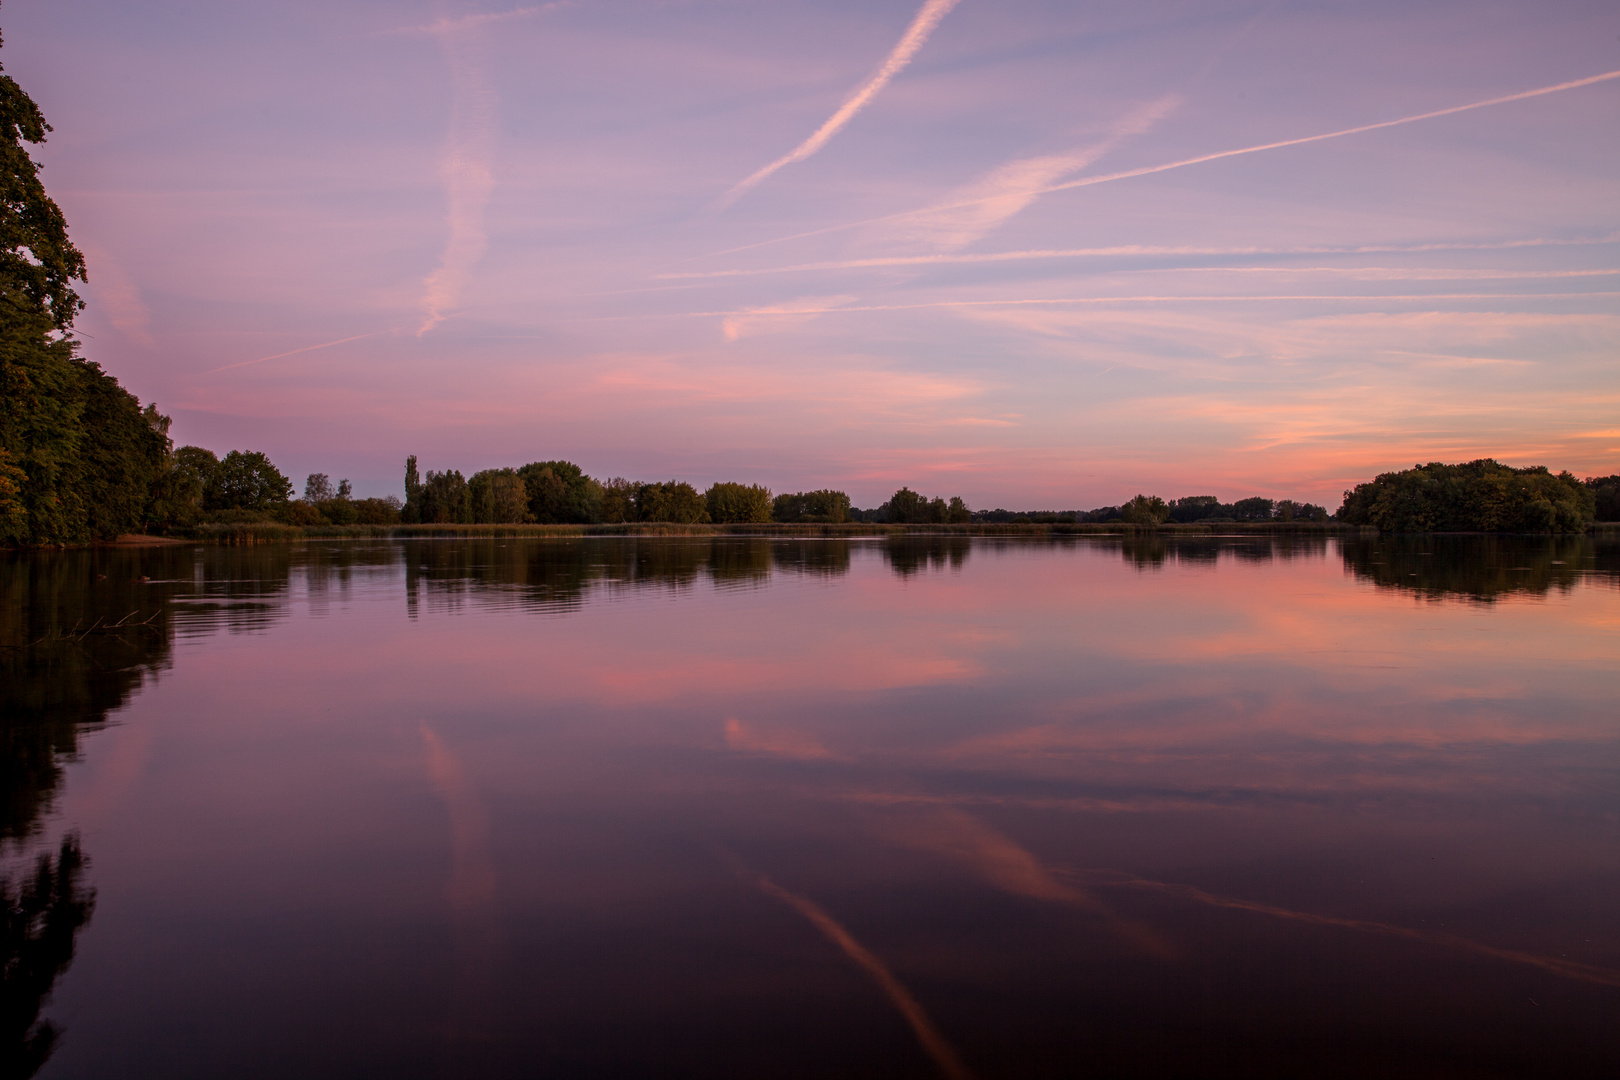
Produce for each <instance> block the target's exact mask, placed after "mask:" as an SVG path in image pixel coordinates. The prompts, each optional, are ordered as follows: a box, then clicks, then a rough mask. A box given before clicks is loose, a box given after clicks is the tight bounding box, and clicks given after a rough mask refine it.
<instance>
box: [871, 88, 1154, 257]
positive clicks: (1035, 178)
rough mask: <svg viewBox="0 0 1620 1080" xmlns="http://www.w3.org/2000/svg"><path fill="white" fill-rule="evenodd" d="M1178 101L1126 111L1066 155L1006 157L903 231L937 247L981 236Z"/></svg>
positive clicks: (1144, 128)
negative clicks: (1092, 140) (1090, 141)
mask: <svg viewBox="0 0 1620 1080" xmlns="http://www.w3.org/2000/svg"><path fill="white" fill-rule="evenodd" d="M1180 104H1181V99H1180V98H1179V97H1175V96H1173V95H1172V96H1167V97H1163V98H1160V99H1159V100H1158V101H1155V102H1152V103H1150V104H1147V105H1143V106H1141V107H1140V108H1137V109H1133V110H1131V112H1130V113H1128V114H1127V115H1126V116H1125V117H1123V118H1122V119H1121V120H1120V121H1119V122H1118V123H1116V124H1115V125H1114V126H1113V127H1112V129H1111V130H1110V131H1109V132H1108V133H1107V135H1106V136H1105V137H1104V138H1103V139H1102V140H1101V141H1099V142H1096V143H1094V144H1092V145H1091V146H1088V147H1086V148H1084V149H1082V150H1075V151H1073V152H1071V153H1067V154H1050V155H1047V156H1044V157H1031V158H1021V159H1019V160H1017V161H1009V162H1008V163H1007V164H1005V165H1002V166H1000V167H999V168H997V169H995V170H994V171H993V172H991V173H990V174H989V175H988V176H985V177H984V178H983V179H981V180H978V181H976V182H974V183H972V184H970V185H968V186H967V187H964V188H962V189H960V190H958V191H956V192H955V193H953V194H952V195H951V196H949V197H948V198H947V200H946V201H945V202H944V204H942V205H941V206H940V207H939V208H938V209H936V210H920V211H917V212H915V213H914V214H912V215H909V216H908V217H907V218H906V220H905V222H904V223H903V225H904V228H903V235H904V236H905V237H906V238H908V239H915V240H920V241H922V242H924V243H927V244H930V245H932V246H935V247H941V248H959V247H963V246H964V245H966V244H970V243H972V242H973V241H975V240H977V239H979V238H980V237H981V236H984V235H985V234H986V233H988V232H990V231H991V230H993V229H995V228H996V227H997V226H999V225H1001V224H1002V223H1003V222H1005V221H1006V220H1007V219H1008V218H1011V217H1013V216H1014V215H1015V214H1017V213H1019V212H1020V211H1022V210H1023V209H1024V208H1025V207H1027V206H1029V204H1030V203H1032V202H1034V201H1035V200H1036V199H1037V198H1039V197H1040V195H1041V193H1042V192H1045V191H1050V190H1052V185H1053V184H1054V183H1056V182H1057V181H1058V180H1060V179H1061V178H1063V177H1065V176H1068V175H1069V174H1070V173H1074V172H1078V171H1080V170H1081V169H1083V168H1085V167H1086V166H1088V165H1090V164H1092V163H1093V162H1095V161H1097V160H1098V159H1099V158H1101V157H1103V156H1104V155H1105V154H1107V153H1108V152H1109V151H1110V150H1112V149H1114V147H1116V146H1118V145H1119V144H1120V143H1121V142H1123V141H1124V140H1125V139H1128V138H1129V137H1131V136H1132V135H1140V134H1143V133H1144V132H1147V131H1149V130H1151V129H1152V128H1153V126H1154V125H1155V124H1157V123H1158V122H1159V121H1160V120H1162V119H1164V117H1165V116H1167V115H1169V114H1170V113H1171V112H1172V111H1174V110H1175V108H1176V107H1177V106H1178V105H1180Z"/></svg>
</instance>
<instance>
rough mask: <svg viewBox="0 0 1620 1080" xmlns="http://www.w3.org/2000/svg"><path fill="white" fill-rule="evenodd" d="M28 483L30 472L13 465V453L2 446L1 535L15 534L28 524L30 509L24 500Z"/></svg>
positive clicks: (0, 462) (0, 483)
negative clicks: (24, 486) (24, 504)
mask: <svg viewBox="0 0 1620 1080" xmlns="http://www.w3.org/2000/svg"><path fill="white" fill-rule="evenodd" d="M26 483H28V474H27V473H25V472H23V471H22V470H21V469H19V468H17V466H15V465H13V464H12V463H11V454H10V453H8V452H7V451H6V450H5V449H4V448H0V535H4V536H12V535H15V534H17V533H19V532H21V531H22V529H23V527H24V526H25V525H26V524H27V522H28V511H27V509H25V508H24V506H23V501H22V490H23V485H24V484H26Z"/></svg>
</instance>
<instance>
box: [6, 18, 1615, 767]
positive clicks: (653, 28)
mask: <svg viewBox="0 0 1620 1080" xmlns="http://www.w3.org/2000/svg"><path fill="white" fill-rule="evenodd" d="M3 25H4V31H5V39H4V44H5V47H4V53H3V56H0V59H3V62H4V64H5V68H6V71H7V73H8V74H10V75H12V76H13V77H15V78H16V79H17V80H18V81H19V83H21V84H22V85H24V86H26V87H27V88H28V91H29V93H30V94H32V96H33V97H34V99H35V100H36V101H37V102H38V103H39V105H40V108H41V109H42V110H43V112H44V114H45V116H46V117H47V118H48V119H49V120H50V122H51V123H52V125H53V126H54V128H55V131H54V133H53V134H52V136H51V138H50V141H49V142H48V143H47V144H46V145H45V146H44V147H42V148H39V149H38V151H37V153H36V156H37V157H38V159H39V160H41V161H42V162H43V164H44V174H43V175H44V179H45V181H46V184H47V186H48V188H49V191H50V192H51V195H52V197H54V198H55V199H56V201H57V202H58V203H59V204H60V205H61V207H62V209H63V211H64V213H65V214H66V216H67V219H68V222H69V225H70V229H71V235H72V237H73V240H74V242H75V243H76V244H78V245H79V246H80V247H81V248H82V249H83V250H84V252H85V254H86V258H87V260H88V265H89V277H90V280H89V284H88V287H87V288H86V289H85V290H84V294H85V296H86V299H87V301H88V304H89V306H88V309H87V310H86V312H85V313H84V315H83V316H81V317H80V319H79V321H78V324H77V325H78V328H79V332H80V336H81V337H82V339H83V353H84V355H85V356H86V357H88V358H89V359H92V360H95V361H97V362H99V363H100V364H101V365H102V366H103V367H104V368H105V369H106V370H108V371H109V372H110V373H112V374H114V375H115V376H117V378H118V379H119V380H120V382H122V383H123V384H124V385H125V386H126V387H128V388H129V389H130V390H131V391H132V392H134V393H135V394H137V395H139V396H140V398H141V399H142V400H143V401H156V402H157V404H158V406H159V408H160V409H162V410H163V411H164V412H165V413H169V414H171V415H172V416H173V417H174V428H173V435H174V438H175V442H176V445H180V444H185V443H196V444H200V445H204V446H208V447H211V448H213V449H215V450H217V451H219V452H221V453H223V452H224V451H226V450H229V449H236V448H251V449H255V450H262V451H264V452H266V453H267V454H269V455H270V457H271V458H272V459H273V460H274V461H275V462H276V463H277V464H278V465H279V467H280V468H281V469H282V470H283V471H284V472H286V473H287V474H288V475H291V476H294V477H302V476H303V475H305V474H306V473H310V472H316V471H319V472H323V473H329V474H331V475H332V476H333V477H334V478H335V477H339V476H347V477H352V478H353V479H354V482H355V490H356V493H357V494H358V495H382V494H390V493H391V494H400V493H401V477H402V475H403V473H402V470H403V463H404V460H405V457H406V455H408V454H416V455H419V456H420V458H421V461H422V467H423V468H424V469H427V468H437V469H443V468H455V469H459V470H461V471H463V472H465V473H467V474H469V475H470V474H471V473H472V472H474V471H476V470H479V469H484V468H489V467H495V466H505V465H517V464H521V463H523V462H527V461H534V460H551V459H567V460H570V461H574V462H577V463H578V464H579V465H581V466H582V467H583V468H584V469H585V470H586V472H588V473H590V474H591V475H593V476H597V477H611V476H628V477H633V478H641V479H649V480H653V479H665V478H668V477H679V478H680V479H683V480H690V481H691V482H693V483H694V484H696V485H697V486H698V487H699V488H700V489H701V488H703V487H705V486H707V485H708V484H709V483H711V482H714V481H721V480H737V481H743V482H748V483H755V482H758V483H764V484H767V485H770V486H771V487H772V488H773V489H774V490H776V491H778V492H782V491H794V490H801V489H812V488H821V487H833V488H838V489H842V490H845V491H847V492H848V493H849V494H850V495H851V497H852V498H853V500H854V502H855V503H856V505H857V506H875V505H877V504H878V503H880V502H882V501H883V500H884V499H886V498H887V497H888V496H889V494H890V493H891V492H893V491H894V490H895V488H897V487H898V486H900V485H901V484H908V485H910V486H912V487H916V488H920V489H925V491H926V493H928V494H935V493H944V494H960V495H962V496H964V497H965V498H966V500H967V501H968V503H969V504H970V505H971V506H973V507H975V508H984V507H993V506H1006V507H1009V508H1025V509H1035V508H1051V509H1075V508H1082V509H1083V508H1089V507H1093V506H1099V505H1104V504H1112V503H1118V502H1120V501H1121V500H1124V499H1128V498H1129V497H1130V496H1132V495H1134V494H1136V493H1137V492H1138V491H1146V492H1152V493H1158V494H1161V495H1163V496H1165V497H1167V498H1172V497H1176V496H1182V495H1189V494H1201V493H1209V494H1215V495H1218V496H1220V497H1221V498H1222V499H1224V500H1231V499H1234V498H1240V497H1243V496H1247V495H1256V494H1260V495H1266V496H1268V497H1272V498H1293V499H1309V500H1311V501H1314V502H1320V503H1323V504H1325V505H1327V506H1328V508H1329V509H1332V508H1334V507H1336V506H1337V505H1338V503H1339V496H1340V493H1341V492H1342V491H1343V490H1344V489H1345V488H1347V487H1350V486H1352V485H1354V484H1356V483H1359V482H1362V481H1365V480H1368V479H1370V478H1371V477H1372V476H1373V475H1375V474H1377V473H1379V472H1382V471H1385V470H1390V469H1399V468H1407V467H1410V466H1411V465H1412V464H1413V463H1414V462H1418V461H1430V460H1446V461H1456V460H1467V459H1471V458H1476V457H1483V456H1493V457H1496V458H1498V459H1499V460H1501V461H1503V462H1506V463H1508V464H1512V465H1516V466H1523V465H1534V464H1545V465H1548V466H1550V467H1551V468H1553V469H1554V470H1558V469H1569V470H1572V471H1574V472H1575V473H1577V474H1579V475H1582V476H1585V475H1601V474H1607V473H1612V472H1617V471H1620V431H1617V430H1616V424H1615V418H1616V417H1617V416H1620V364H1617V363H1616V357H1617V355H1620V179H1617V178H1620V141H1617V140H1616V139H1615V137H1614V132H1616V131H1617V130H1620V12H1617V11H1616V9H1614V7H1613V6H1612V5H1599V4H1587V3H1560V4H1554V5H1551V6H1546V5H1529V4H1517V5H1505V6H1500V5H1499V6H1494V7H1489V8H1481V7H1479V6H1478V5H1463V4H1460V3H1453V2H1447V3H1442V4H1435V5H1420V6H1415V7H1414V6H1412V5H1397V4H1382V3H1375V4H1357V5H1316V6H1306V7H1301V6H1298V5H1275V4H1262V3H1248V2H1236V3H1221V4H1205V5H1195V6H1192V7H1188V6H1184V5H1175V4H1169V3H1149V4H1132V5H1110V6H1097V5H1078V6H1077V5H1072V4H1059V3H1050V2H1047V0H1013V2H1011V3H996V4H989V3H984V2H983V0H960V2H958V0H927V2H926V3H923V2H920V0H885V2H883V3H877V4H872V3H867V4H854V3H846V2H836V3H820V4H804V3H800V4H778V3H771V4H767V3H745V4H737V3H682V4H647V3H630V2H627V0H603V2H593V0H583V2H568V0H564V2H555V3H544V4H524V3H522V2H520V0H511V2H507V3H502V2H496V0H469V2H466V3H429V2H427V0H410V2H404V3H399V2H388V3H384V2H381V0H353V2H345V3H341V4H332V3H315V2H313V0H289V2H285V3H277V4H195V3H167V4H152V3H144V2H138V3H128V2H125V3H113V2H111V0H7V2H6V3H5V6H4V23H3ZM1220 640H1221V639H1219V638H1206V639H1204V640H1203V646H1204V647H1206V648H1208V647H1214V646H1215V645H1216V644H1217V643H1218V642H1219V641H1220ZM913 651H917V652H918V655H916V656H911V655H900V654H898V653H897V654H896V655H894V656H892V657H883V656H880V655H877V654H872V655H869V656H868V657H867V658H866V659H867V663H868V664H870V665H872V666H873V667H876V666H878V665H880V664H891V665H893V666H894V667H895V669H896V670H900V669H902V668H903V669H905V670H907V671H910V670H911V669H912V668H913V667H916V666H917V665H922V667H919V668H917V670H922V669H923V668H927V665H929V664H936V665H937V664H940V663H943V662H944V661H942V660H940V659H938V658H936V657H933V656H927V655H923V654H922V652H921V651H919V650H913ZM950 663H951V664H958V665H963V666H960V667H951V666H949V665H947V666H946V667H942V668H939V671H938V675H937V677H939V678H944V679H949V678H956V677H961V676H962V675H963V674H971V671H972V670H973V669H972V667H971V663H972V661H971V660H968V659H962V658H956V659H952V660H951V661H950ZM692 670H694V671H695V669H692ZM927 670H929V671H933V670H934V669H933V668H927ZM776 677H777V676H775V675H773V676H772V678H776ZM846 677H847V678H849V679H850V680H852V681H854V682H864V681H868V680H869V678H871V675H870V673H868V672H865V671H864V670H850V671H848V672H846ZM931 677H932V676H931ZM896 678H899V679H901V681H904V680H907V679H910V678H912V676H911V675H900V676H896ZM604 689H606V684H605V683H604ZM616 692H618V693H621V694H626V695H629V696H630V697H635V696H636V695H637V693H638V691H636V690H635V689H634V688H633V687H628V686H619V687H617V690H616ZM748 725H749V722H748V721H747V720H746V718H744V720H743V721H742V726H741V727H739V728H738V729H737V730H738V731H739V732H748V731H751V730H753V729H751V728H750V727H749V726H748ZM737 738H739V739H742V738H744V736H743V735H738V736H737Z"/></svg>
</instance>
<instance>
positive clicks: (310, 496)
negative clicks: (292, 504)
mask: <svg viewBox="0 0 1620 1080" xmlns="http://www.w3.org/2000/svg"><path fill="white" fill-rule="evenodd" d="M330 498H332V478H331V477H330V476H327V475H326V474H325V473H323V472H315V473H310V474H309V476H308V477H307V478H306V479H305V480H304V501H305V502H312V503H318V502H325V501H326V500H327V499H330Z"/></svg>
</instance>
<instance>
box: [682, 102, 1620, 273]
mask: <svg viewBox="0 0 1620 1080" xmlns="http://www.w3.org/2000/svg"><path fill="white" fill-rule="evenodd" d="M1611 79H1620V70H1616V71H1606V72H1604V73H1603V74H1602V75H1591V76H1588V77H1587V78H1584V79H1573V80H1571V81H1569V82H1562V83H1556V84H1554V85H1552V86H1542V87H1538V88H1536V89H1534V90H1524V91H1521V92H1519V93H1517V94H1508V95H1506V96H1504V97H1494V98H1490V99H1488V100H1485V101H1473V102H1469V103H1468V104H1467V105H1453V106H1451V107H1450V108H1448V109H1436V110H1434V111H1433V112H1426V113H1418V114H1416V115H1414V116H1403V117H1400V118H1399V119H1396V120H1382V121H1379V122H1378V123H1376V124H1362V125H1361V126H1359V127H1353V128H1343V129H1341V130H1339V131H1328V132H1324V133H1322V134H1320V135H1306V136H1304V137H1302V138H1298V139H1283V140H1282V141H1280V142H1269V143H1261V144H1259V145H1257V146H1244V147H1240V148H1238V149H1236V150H1221V151H1218V152H1216V153H1213V154H1201V155H1199V156H1198V157H1191V158H1183V159H1181V160H1180V161H1171V162H1167V163H1166V164H1163V165H1150V166H1147V167H1145V168H1141V169H1128V170H1125V171H1124V172H1115V173H1104V174H1102V175H1100V176H1086V177H1082V178H1080V179H1078V180H1069V181H1067V182H1065V183H1062V184H1056V185H1053V186H1052V187H1049V188H1046V189H1044V190H1043V191H1039V192H1033V193H1032V194H1047V193H1050V192H1054V191H1068V190H1070V189H1071V188H1080V187H1090V186H1092V185H1093V184H1107V183H1111V182H1113V181H1115V180H1127V179H1130V178H1131V177H1134V176H1148V175H1151V174H1153V173H1161V172H1168V171H1169V170H1171V169H1184V168H1186V167H1188V166H1189V165H1200V164H1203V163H1204V162H1206V161H1218V160H1220V159H1222V158H1229V157H1238V156H1240V155H1243V154H1258V153H1260V152H1261V151H1264V150H1279V149H1282V148H1283V147H1287V146H1302V145H1304V144H1305V143H1313V142H1322V141H1323V140H1325V139H1339V138H1343V137H1344V136H1346V135H1360V134H1362V133H1364V132H1368V131H1378V130H1380V129H1382V128H1391V127H1399V126H1400V125H1402V124H1415V123H1417V122H1418V121H1420V120H1433V119H1435V118H1437V117H1441V116H1452V115H1455V114H1457V113H1464V112H1469V111H1471V110H1474V109H1486V108H1490V107H1491V106H1493V105H1506V104H1508V103H1509V102H1514V101H1524V100H1526V99H1527V98H1534V97H1541V96H1542V95H1544V94H1557V93H1561V92H1562V91H1565V90H1575V89H1578V88H1580V87H1583V86H1592V85H1594V84H1596V83H1601V82H1608V81H1609V80H1611ZM983 201H985V200H983V199H971V200H968V201H966V202H962V203H953V204H950V205H947V206H929V207H923V208H921V209H918V210H902V211H901V212H899V213H897V214H885V215H883V216H882V217H875V218H866V219H864V220H861V221H850V222H846V223H844V224H843V225H830V226H828V227H827V228H825V229H812V230H810V231H809V232H802V233H794V234H793V235H791V236H779V237H776V238H775V239H773V240H760V241H758V242H757V243H753V244H743V245H740V246H738V247H734V248H726V249H725V250H723V251H715V252H711V253H710V254H709V255H708V256H707V257H708V258H715V257H718V256H720V255H732V254H735V253H737V252H739V251H751V250H753V249H754V248H761V247H768V246H770V245H771V244H785V243H787V242H788V241H790V240H804V239H807V238H809V237H812V236H825V235H827V234H828V233H835V232H844V231H846V230H848V229H858V228H860V227H862V226H863V225H877V224H881V223H882V222H885V221H896V220H900V219H902V218H909V217H915V216H916V215H918V214H930V213H937V212H938V211H940V210H948V209H953V208H955V207H957V206H971V205H974V204H975V203H979V202H983Z"/></svg>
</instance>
